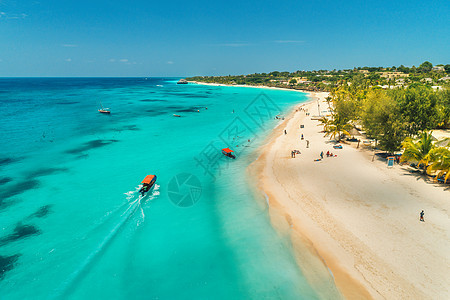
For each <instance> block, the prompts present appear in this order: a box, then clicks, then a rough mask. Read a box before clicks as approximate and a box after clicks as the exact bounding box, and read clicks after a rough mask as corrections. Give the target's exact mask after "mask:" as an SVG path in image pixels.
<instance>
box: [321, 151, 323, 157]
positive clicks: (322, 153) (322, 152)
mask: <svg viewBox="0 0 450 300" xmlns="http://www.w3.org/2000/svg"><path fill="white" fill-rule="evenodd" d="M320 158H321V159H323V151H322V152H320Z"/></svg>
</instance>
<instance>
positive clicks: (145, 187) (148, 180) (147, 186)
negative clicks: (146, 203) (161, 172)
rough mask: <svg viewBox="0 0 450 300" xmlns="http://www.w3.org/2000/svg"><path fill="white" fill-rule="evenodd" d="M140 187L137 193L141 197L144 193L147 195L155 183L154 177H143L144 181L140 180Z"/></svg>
mask: <svg viewBox="0 0 450 300" xmlns="http://www.w3.org/2000/svg"><path fill="white" fill-rule="evenodd" d="M141 183H142V187H141V189H140V190H139V193H140V194H141V195H142V196H145V194H146V193H148V192H149V191H150V190H151V189H152V188H153V187H154V186H155V183H156V175H147V176H145V178H144V180H142V182H141Z"/></svg>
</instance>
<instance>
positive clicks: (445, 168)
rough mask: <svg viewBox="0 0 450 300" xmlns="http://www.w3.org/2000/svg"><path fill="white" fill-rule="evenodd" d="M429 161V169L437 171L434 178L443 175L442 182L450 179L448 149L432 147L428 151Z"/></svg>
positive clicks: (449, 153) (449, 155)
mask: <svg viewBox="0 0 450 300" xmlns="http://www.w3.org/2000/svg"><path fill="white" fill-rule="evenodd" d="M430 162H431V163H430V169H431V170H433V171H438V173H437V174H436V179H438V178H440V177H442V176H444V182H447V180H449V179H450V149H449V148H446V147H438V148H434V149H433V150H431V151H430Z"/></svg>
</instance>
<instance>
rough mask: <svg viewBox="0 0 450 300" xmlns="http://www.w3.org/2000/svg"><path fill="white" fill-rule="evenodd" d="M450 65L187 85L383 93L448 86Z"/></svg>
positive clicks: (207, 78)
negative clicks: (374, 89)
mask: <svg viewBox="0 0 450 300" xmlns="http://www.w3.org/2000/svg"><path fill="white" fill-rule="evenodd" d="M449 74H450V65H449V64H447V65H435V66H433V64H432V63H431V62H428V61H426V62H424V63H422V64H420V65H419V66H418V67H415V66H412V67H405V66H403V65H400V66H398V67H395V66H393V67H358V68H353V69H344V70H314V71H300V70H299V71H295V72H279V71H274V72H270V73H255V74H247V75H228V76H195V77H190V78H186V79H187V80H188V81H198V82H204V83H217V84H229V85H251V86H269V87H279V88H289V89H296V90H307V91H332V90H333V89H335V88H336V87H338V86H339V85H341V84H342V83H344V82H356V83H358V84H364V85H367V86H378V87H381V88H384V89H386V88H387V89H389V88H392V87H399V86H408V85H411V84H415V83H421V84H424V85H427V86H430V87H431V86H433V87H443V86H448V83H449V79H450V78H449V76H448V75H449Z"/></svg>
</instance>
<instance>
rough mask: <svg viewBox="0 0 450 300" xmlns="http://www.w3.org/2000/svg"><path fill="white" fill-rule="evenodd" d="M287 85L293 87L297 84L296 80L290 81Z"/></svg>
mask: <svg viewBox="0 0 450 300" xmlns="http://www.w3.org/2000/svg"><path fill="white" fill-rule="evenodd" d="M289 84H290V85H295V84H297V80H296V79H294V78H293V79H291V80H290V81H289Z"/></svg>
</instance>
